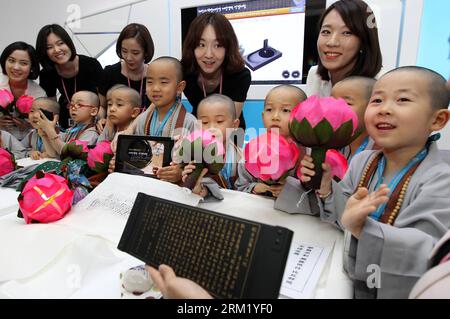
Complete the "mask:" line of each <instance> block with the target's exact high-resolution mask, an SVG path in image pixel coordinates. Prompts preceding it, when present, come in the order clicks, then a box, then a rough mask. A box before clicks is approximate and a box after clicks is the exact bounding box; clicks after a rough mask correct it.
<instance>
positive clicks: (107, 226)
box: [57, 173, 201, 243]
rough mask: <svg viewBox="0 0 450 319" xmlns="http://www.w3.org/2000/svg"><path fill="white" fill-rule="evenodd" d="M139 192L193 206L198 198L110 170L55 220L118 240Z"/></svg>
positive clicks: (181, 190) (114, 240)
mask: <svg viewBox="0 0 450 319" xmlns="http://www.w3.org/2000/svg"><path fill="white" fill-rule="evenodd" d="M139 192H142V193H145V194H148V195H152V196H155V197H161V198H164V199H168V200H171V201H175V202H179V203H183V204H186V205H190V206H197V205H198V203H199V201H200V199H201V197H200V196H198V195H195V194H192V193H191V192H190V191H189V190H187V189H185V188H181V187H179V186H177V185H174V184H171V183H167V182H162V181H160V180H158V179H154V178H148V177H143V176H134V175H128V174H121V173H113V174H110V175H109V176H108V177H107V178H106V179H105V180H104V181H103V182H102V183H101V184H100V185H99V186H97V187H96V188H95V189H94V190H93V191H92V192H91V193H90V194H89V195H88V196H86V197H85V198H84V199H83V200H82V201H80V202H79V203H78V204H77V205H76V206H75V207H73V208H72V210H71V212H70V213H69V214H68V215H67V216H66V217H65V218H64V219H62V220H60V221H58V222H57V224H58V225H64V226H69V227H70V228H75V229H78V230H80V231H83V232H85V233H86V234H90V235H95V236H100V237H103V238H105V239H108V240H110V241H112V242H114V243H118V242H119V240H120V238H121V236H122V232H123V229H124V228H125V224H126V222H127V219H128V216H129V215H130V211H131V209H132V208H133V205H134V201H135V200H136V196H137V194H138V193H139Z"/></svg>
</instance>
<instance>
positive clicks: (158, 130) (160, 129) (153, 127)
mask: <svg viewBox="0 0 450 319" xmlns="http://www.w3.org/2000/svg"><path fill="white" fill-rule="evenodd" d="M177 106H178V99H177V100H176V101H175V102H174V103H173V105H172V106H171V107H170V109H169V111H168V112H167V114H166V116H164V119H163V120H162V122H161V124H160V125H159V126H158V128H156V122H157V121H158V118H159V115H158V108H155V111H154V113H153V116H152V122H151V123H150V135H151V136H162V132H163V130H164V126H165V125H166V123H167V121H168V120H169V118H170V117H171V116H172V113H173V112H174V111H175V109H176V108H177Z"/></svg>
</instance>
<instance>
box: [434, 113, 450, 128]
mask: <svg viewBox="0 0 450 319" xmlns="http://www.w3.org/2000/svg"><path fill="white" fill-rule="evenodd" d="M449 118H450V111H449V110H448V109H440V110H438V111H436V112H435V113H434V119H433V123H432V124H431V130H432V131H440V130H442V129H443V128H444V127H445V125H446V124H447V122H448V120H449Z"/></svg>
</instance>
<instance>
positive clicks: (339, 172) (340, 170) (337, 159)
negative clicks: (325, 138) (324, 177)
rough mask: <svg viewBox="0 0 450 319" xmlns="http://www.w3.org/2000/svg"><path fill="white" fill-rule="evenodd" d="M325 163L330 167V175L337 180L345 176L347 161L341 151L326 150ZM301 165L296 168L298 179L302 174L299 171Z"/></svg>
mask: <svg viewBox="0 0 450 319" xmlns="http://www.w3.org/2000/svg"><path fill="white" fill-rule="evenodd" d="M325 163H327V164H329V165H330V167H331V176H333V177H337V178H338V179H339V180H342V179H343V178H344V176H345V173H346V172H347V169H348V162H347V159H346V158H345V156H344V155H342V153H340V152H339V151H336V150H328V151H327V154H326V157H325ZM301 168H302V166H301V165H299V167H298V169H297V177H298V178H299V179H300V177H301V176H302V173H301V171H300V170H301Z"/></svg>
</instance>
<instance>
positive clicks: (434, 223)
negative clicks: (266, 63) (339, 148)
mask: <svg viewBox="0 0 450 319" xmlns="http://www.w3.org/2000/svg"><path fill="white" fill-rule="evenodd" d="M376 153H377V151H364V152H362V153H360V154H358V155H357V156H355V157H354V159H353V160H352V162H351V164H350V167H349V170H348V172H347V174H346V176H345V177H344V179H343V180H342V181H341V182H340V183H335V182H333V186H332V189H333V192H332V195H331V196H329V197H328V198H327V199H326V200H325V201H324V202H322V201H320V200H317V199H316V198H315V195H313V193H309V194H308V196H306V198H307V200H303V201H302V203H301V205H297V203H298V202H299V199H300V197H301V195H302V194H304V192H305V190H304V189H303V187H302V186H301V185H300V183H299V182H296V183H295V182H294V181H293V180H290V182H289V183H287V185H286V186H285V187H284V189H283V192H282V194H280V197H279V198H278V199H277V203H276V205H275V207H276V208H278V209H282V210H285V211H288V212H291V213H307V214H320V218H321V219H322V220H324V221H327V222H329V223H332V224H334V225H336V226H340V219H341V216H342V213H343V211H344V208H345V204H346V202H347V199H348V198H349V197H350V196H351V195H352V194H353V192H354V191H355V189H356V187H357V185H358V182H359V180H360V179H361V175H362V173H363V170H364V168H365V166H366V165H367V162H368V160H369V159H370V158H372V156H375V155H376ZM376 183H377V176H374V177H373V178H372V181H371V182H370V185H369V190H373V188H374V186H375V185H376ZM311 199H314V200H311ZM449 228H450V167H449V165H448V164H446V163H445V162H444V161H443V159H442V158H441V156H440V154H439V151H438V149H437V147H436V143H432V145H431V146H430V150H429V153H428V155H427V157H426V158H425V159H424V160H423V161H422V163H421V164H420V165H419V167H418V168H417V170H416V171H415V172H414V174H413V176H412V178H411V181H410V183H409V186H408V189H407V191H406V194H405V198H404V201H403V205H402V207H401V209H400V212H399V215H398V217H397V219H396V220H395V222H394V225H393V226H391V225H388V224H383V223H381V222H378V221H376V220H374V219H372V218H370V217H369V218H367V220H366V223H365V226H364V228H363V231H362V233H361V236H360V239H359V240H357V239H356V238H355V237H353V236H348V241H347V242H346V247H345V251H346V256H344V258H346V262H345V264H346V268H347V269H346V270H347V271H348V274H349V276H350V277H351V278H352V279H353V281H354V287H355V297H356V298H407V297H408V294H409V292H410V291H411V289H412V287H413V286H414V284H415V283H416V281H417V280H418V279H419V278H420V277H421V276H422V275H423V274H424V273H425V271H426V270H427V261H428V257H429V254H430V253H431V251H432V249H433V246H434V245H435V244H436V242H437V241H438V240H439V238H441V237H442V236H443V235H444V234H445V233H446V231H447V230H448V229H449ZM376 277H378V280H376V281H374V279H375V278H376ZM367 282H370V283H372V284H375V286H376V287H375V288H369V287H368V284H367Z"/></svg>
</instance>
